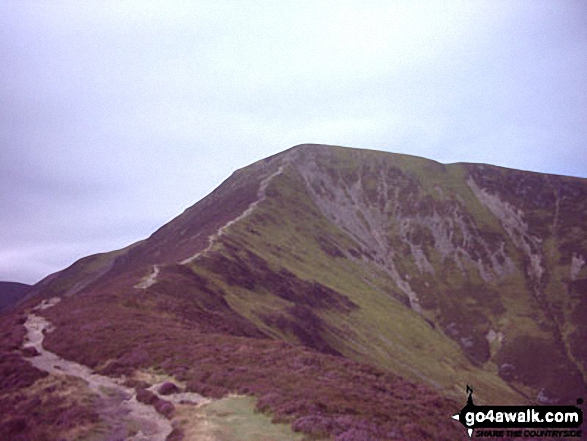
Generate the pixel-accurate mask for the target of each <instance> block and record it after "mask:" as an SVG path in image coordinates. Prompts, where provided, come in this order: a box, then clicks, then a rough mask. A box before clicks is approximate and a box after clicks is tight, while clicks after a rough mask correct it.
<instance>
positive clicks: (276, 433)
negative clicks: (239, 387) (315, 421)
mask: <svg viewBox="0 0 587 441" xmlns="http://www.w3.org/2000/svg"><path fill="white" fill-rule="evenodd" d="M255 404H256V399H255V398H254V397H246V396H228V397H225V398H222V399H220V400H214V401H212V402H210V403H208V404H205V405H202V406H200V407H199V408H198V410H197V411H196V415H195V418H194V417H193V416H191V421H190V422H189V423H188V424H189V426H188V427H187V431H186V435H189V437H190V438H189V439H202V440H208V439H209V440H222V441H295V440H302V439H304V436H303V435H302V434H300V433H294V432H292V430H291V425H290V424H274V423H272V422H271V416H269V415H267V414H264V413H260V412H258V411H256V410H255Z"/></svg>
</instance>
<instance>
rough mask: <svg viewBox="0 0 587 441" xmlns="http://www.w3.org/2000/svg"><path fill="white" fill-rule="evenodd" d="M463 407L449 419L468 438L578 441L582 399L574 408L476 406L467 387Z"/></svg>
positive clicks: (581, 418) (550, 406) (470, 389)
mask: <svg viewBox="0 0 587 441" xmlns="http://www.w3.org/2000/svg"><path fill="white" fill-rule="evenodd" d="M467 395H468V397H467V404H466V405H465V407H463V408H462V409H461V411H460V412H459V413H457V414H456V415H453V417H452V418H453V419H455V420H457V421H460V423H461V424H462V425H463V426H465V428H466V429H467V432H468V434H469V437H472V436H473V433H475V437H506V436H507V437H511V438H525V437H533V438H547V437H557V438H560V437H564V438H581V436H582V430H580V429H579V428H580V426H581V424H582V423H583V411H582V409H581V408H579V407H578V406H580V405H581V404H583V399H582V398H579V399H578V400H577V406H552V405H545V406H477V405H476V404H475V403H474V402H473V388H472V387H471V386H469V385H467Z"/></svg>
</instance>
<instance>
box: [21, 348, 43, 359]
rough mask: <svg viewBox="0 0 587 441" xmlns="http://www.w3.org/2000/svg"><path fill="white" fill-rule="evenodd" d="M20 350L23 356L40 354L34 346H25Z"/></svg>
mask: <svg viewBox="0 0 587 441" xmlns="http://www.w3.org/2000/svg"><path fill="white" fill-rule="evenodd" d="M21 352H22V355H23V356H25V357H36V356H38V355H41V354H40V353H39V351H37V348H35V347H34V346H27V347H26V348H22V350H21Z"/></svg>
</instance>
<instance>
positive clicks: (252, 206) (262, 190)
mask: <svg viewBox="0 0 587 441" xmlns="http://www.w3.org/2000/svg"><path fill="white" fill-rule="evenodd" d="M290 162H291V160H287V159H286V161H285V162H284V163H283V164H281V165H280V166H279V168H278V169H277V170H276V171H275V172H273V173H272V174H270V175H269V176H267V177H266V178H265V179H263V180H262V181H261V184H260V185H259V190H258V192H257V198H258V199H257V200H256V201H254V202H252V203H251V204H250V205H249V206H248V207H247V209H246V210H245V211H243V212H242V213H241V214H240V215H239V216H237V217H236V218H234V219H232V220H230V221H228V222H227V223H226V224H225V225H223V226H222V227H220V228H219V229H218V230H217V231H216V232H215V233H214V234H212V235H211V236H210V237H209V238H208V246H207V247H206V248H205V249H203V250H202V251H198V252H197V253H196V254H194V255H193V256H192V257H189V258H187V259H185V260H182V261H181V262H180V263H181V264H182V265H186V264H189V263H191V262H193V261H194V260H196V259H198V258H199V257H200V256H202V255H205V254H206V253H208V251H210V249H212V246H213V245H214V242H216V240H218V238H219V237H220V236H222V235H223V234H224V233H225V232H226V230H227V229H228V228H229V227H230V226H231V225H233V224H235V223H237V222H238V221H240V220H243V219H245V218H246V217H248V216H249V215H250V214H251V213H252V212H253V210H254V209H255V207H257V205H259V204H260V203H261V202H263V201H264V200H265V198H266V197H267V195H266V190H267V187H268V186H269V183H270V182H271V180H272V179H273V178H274V177H276V176H279V175H280V174H281V173H283V170H284V168H285V166H286V165H287V164H289V163H290Z"/></svg>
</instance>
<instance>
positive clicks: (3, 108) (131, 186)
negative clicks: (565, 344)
mask: <svg viewBox="0 0 587 441" xmlns="http://www.w3.org/2000/svg"><path fill="white" fill-rule="evenodd" d="M586 135H587V2H585V1H584V0H577V1H571V0H556V1H553V0H544V1H541V0H515V1H514V0H511V1H505V0H504V1H499V0H488V1H475V0H463V1H447V0H443V1H420V2H418V1H414V0H409V1H408V0H406V1H395V2H394V1H389V0H387V1H381V2H377V1H365V0H362V1H341V0H337V1H302V0H296V1H283V0H282V1H279V2H277V1H222V0H213V1H200V0H190V1H186V2H178V1H175V2H172V1H169V0H166V1H160V2H156V1H119V0H116V1H106V0H96V1H90V0H83V1H80V0H72V1H60V0H57V1H51V0H39V1H32V0H14V1H13V0H2V1H1V2H0V280H13V281H20V282H26V283H33V282H36V281H38V280H39V279H41V278H42V277H44V276H46V275H47V274H49V273H52V272H55V271H57V270H60V269H62V268H64V267H66V266H68V265H70V264H71V263H72V262H74V261H75V260H77V259H78V258H81V257H83V256H85V255H88V254H91V253H95V252H102V251H109V250H112V249H116V248H121V247H124V246H126V245H128V244H130V243H132V242H134V241H136V240H139V239H142V238H145V237H147V236H148V235H149V234H151V233H152V232H153V231H154V230H156V229H157V228H158V227H160V226H161V225H163V224H164V223H166V222H168V221H169V220H170V219H172V218H173V217H175V216H176V215H178V214H179V213H181V212H182V211H183V210H184V209H185V208H187V207H188V206H190V205H192V204H193V203H195V202H196V201H198V200H199V199H201V198H202V197H204V196H205V195H206V194H208V193H209V192H210V191H211V190H213V189H214V188H215V187H216V186H217V185H218V184H220V182H221V181H222V180H224V179H225V178H226V177H228V176H229V175H230V173H231V172H232V171H233V170H235V169H237V168H240V167H243V166H245V165H247V164H249V163H251V162H253V161H256V160H258V159H261V158H263V157H266V156H269V155H271V154H274V153H277V152H279V151H282V150H285V149H286V148H289V147H291V146H293V145H296V144H301V143H306V142H313V143H326V144H337V145H345V146H353V147H361V148H371V149H377V150H386V151H390V152H400V153H410V154H413V155H419V156H423V157H426V158H430V159H435V160H437V161H440V162H444V163H450V162H462V161H466V162H484V163H490V164H496V165H502V166H506V167H512V168H520V169H525V170H534V171H541V172H549V173H557V174H566V175H573V176H581V177H587V148H586V147H587V145H586V141H587V136H586Z"/></svg>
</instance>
